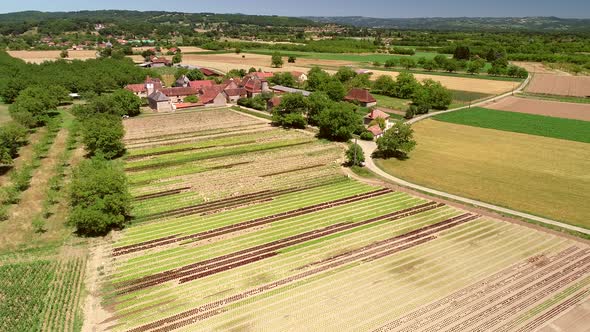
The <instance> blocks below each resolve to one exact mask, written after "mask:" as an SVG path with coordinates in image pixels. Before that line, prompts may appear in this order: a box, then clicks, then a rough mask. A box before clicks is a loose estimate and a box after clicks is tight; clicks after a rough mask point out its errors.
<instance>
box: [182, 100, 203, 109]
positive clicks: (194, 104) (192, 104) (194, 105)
mask: <svg viewBox="0 0 590 332" xmlns="http://www.w3.org/2000/svg"><path fill="white" fill-rule="evenodd" d="M175 106H176V109H183V108H189V107H197V106H205V105H204V104H203V103H202V102H198V103H178V104H176V105H175Z"/></svg>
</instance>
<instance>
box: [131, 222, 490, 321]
mask: <svg viewBox="0 0 590 332" xmlns="http://www.w3.org/2000/svg"><path fill="white" fill-rule="evenodd" d="M465 217H467V218H465ZM473 217H476V218H477V217H479V216H473V215H471V214H466V215H462V216H460V218H458V217H454V218H451V219H448V220H445V221H441V222H439V223H437V224H434V225H430V226H426V227H424V229H426V230H427V231H424V232H421V229H420V230H416V231H415V233H412V234H416V233H420V235H419V236H407V235H406V234H403V235H399V236H396V237H393V238H390V239H387V240H384V241H380V242H382V243H387V244H390V243H393V244H392V245H389V246H385V247H383V248H379V249H373V250H365V251H363V252H360V251H355V252H354V253H353V252H351V253H350V254H349V255H348V256H342V257H340V259H339V260H338V261H336V262H330V263H329V264H327V265H324V266H321V267H317V268H314V269H312V270H309V271H306V272H303V273H300V274H298V275H295V276H291V277H288V278H285V279H282V280H278V281H275V282H273V283H270V284H267V285H264V286H261V287H258V288H255V289H252V290H250V291H247V292H243V293H241V294H236V295H233V296H231V297H228V298H225V299H222V300H218V301H215V302H212V303H209V304H206V305H203V306H200V307H198V308H195V309H191V310H188V311H185V312H183V313H180V314H177V315H174V316H171V317H168V318H164V319H160V320H158V321H156V322H153V323H150V324H146V325H144V326H141V327H138V328H135V329H133V330H131V331H130V332H140V331H147V330H150V329H154V328H157V327H160V328H159V329H156V330H154V331H171V330H174V329H177V328H181V327H184V326H187V325H190V324H194V323H195V322H197V321H200V320H204V319H207V318H209V317H211V316H213V315H217V314H219V313H222V312H224V310H223V308H222V307H223V306H225V305H227V304H230V303H233V302H237V301H240V300H244V299H246V298H248V297H251V296H254V295H258V294H260V293H263V292H265V291H269V290H272V289H275V288H277V287H280V286H283V285H286V284H289V283H292V282H294V281H297V280H300V279H303V278H306V277H309V276H312V275H315V274H318V273H321V272H324V271H327V270H329V269H333V268H336V267H339V266H342V265H344V264H348V263H351V262H354V261H358V260H361V259H364V260H365V261H371V260H374V259H378V258H382V257H385V256H388V255H391V254H393V253H396V252H400V251H403V250H407V249H410V248H412V247H415V246H417V245H420V244H423V243H426V242H428V241H431V240H433V239H435V238H436V236H434V235H433V234H436V233H438V232H440V231H442V230H445V229H448V228H450V227H454V226H457V225H460V224H462V223H464V222H467V221H468V220H472V218H473ZM437 227H438V228H439V229H435V228H437ZM394 242H395V243H394ZM384 249H385V250H386V251H385V252H382V250H384ZM384 253H386V254H384ZM170 323H173V324H171V325H168V326H165V327H162V326H164V325H166V324H170Z"/></svg>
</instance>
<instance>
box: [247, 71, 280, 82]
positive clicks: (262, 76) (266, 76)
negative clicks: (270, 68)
mask: <svg viewBox="0 0 590 332" xmlns="http://www.w3.org/2000/svg"><path fill="white" fill-rule="evenodd" d="M252 75H254V76H256V77H258V78H259V79H261V80H266V79H269V78H271V77H273V76H275V74H274V73H270V72H264V71H257V72H254V73H252Z"/></svg>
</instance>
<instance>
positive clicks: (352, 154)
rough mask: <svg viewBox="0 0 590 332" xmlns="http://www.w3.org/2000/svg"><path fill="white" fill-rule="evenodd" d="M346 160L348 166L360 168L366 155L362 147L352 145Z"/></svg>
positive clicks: (347, 152)
mask: <svg viewBox="0 0 590 332" xmlns="http://www.w3.org/2000/svg"><path fill="white" fill-rule="evenodd" d="M346 160H347V162H346V163H347V165H348V166H359V165H361V163H363V162H364V161H365V154H364V153H363V149H362V148H361V146H360V145H358V144H355V143H352V144H350V146H349V148H348V150H347V151H346Z"/></svg>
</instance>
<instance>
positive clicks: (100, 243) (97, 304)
mask: <svg viewBox="0 0 590 332" xmlns="http://www.w3.org/2000/svg"><path fill="white" fill-rule="evenodd" d="M109 253H110V252H109V250H108V249H107V245H106V242H105V240H104V239H93V240H92V242H91V243H90V254H89V256H88V262H87V264H86V272H85V280H84V285H85V290H84V293H85V294H86V298H85V300H84V305H83V308H84V325H82V332H96V331H104V328H105V326H104V324H101V323H102V322H103V321H105V320H107V319H108V318H109V317H111V313H109V312H108V311H107V310H106V309H105V308H104V307H103V306H102V304H101V302H102V298H101V292H100V284H101V283H102V281H103V279H104V276H105V275H107V274H108V273H107V272H105V259H104V258H105V257H107V256H108V255H109Z"/></svg>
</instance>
